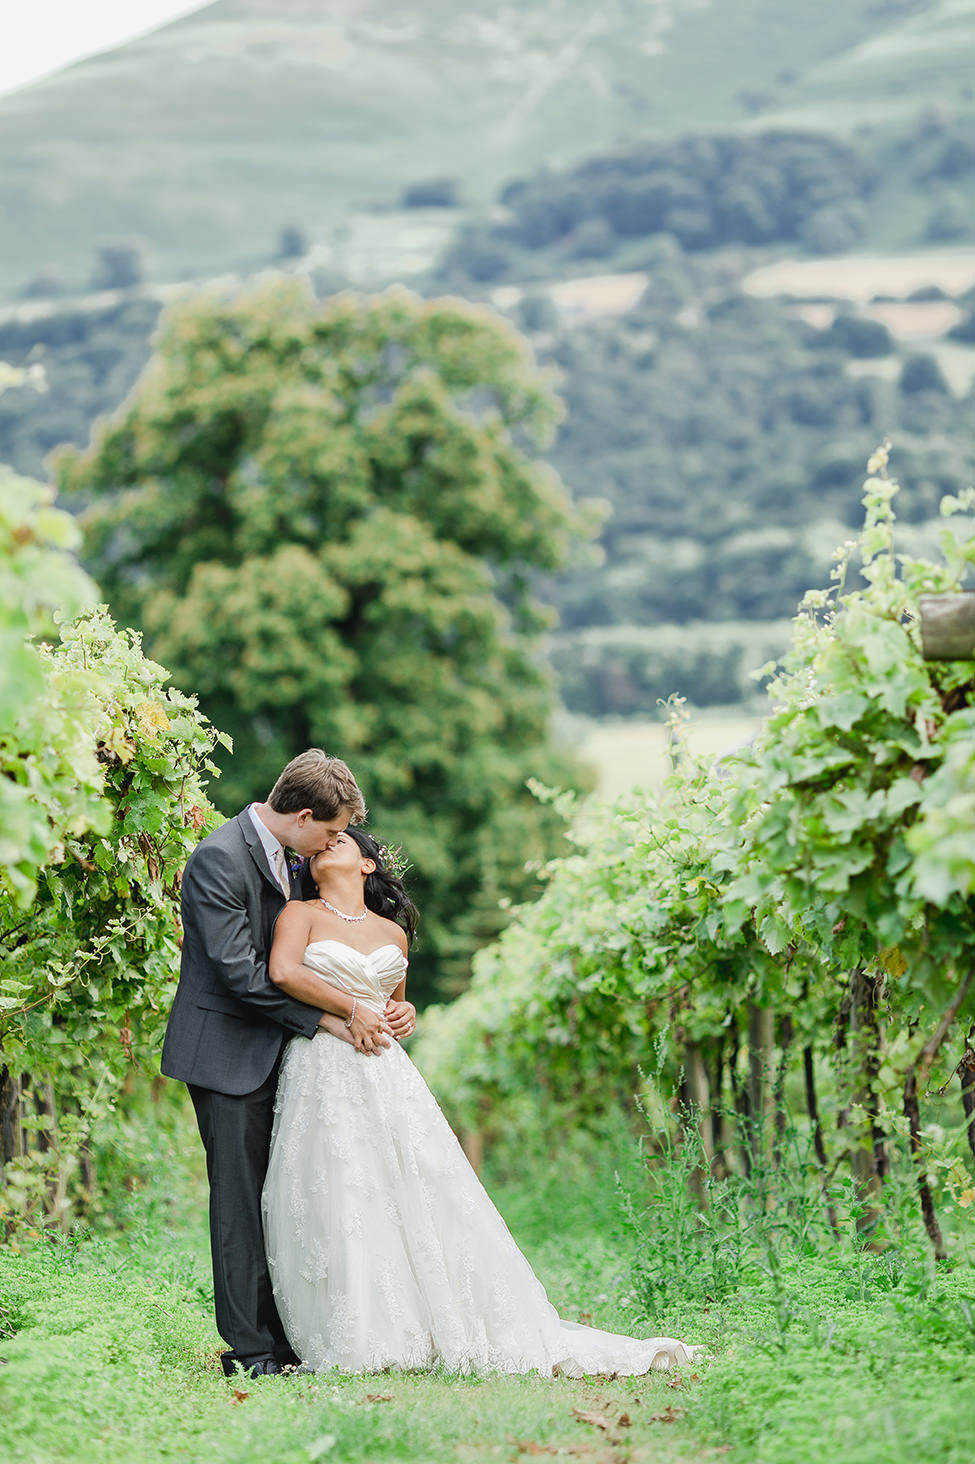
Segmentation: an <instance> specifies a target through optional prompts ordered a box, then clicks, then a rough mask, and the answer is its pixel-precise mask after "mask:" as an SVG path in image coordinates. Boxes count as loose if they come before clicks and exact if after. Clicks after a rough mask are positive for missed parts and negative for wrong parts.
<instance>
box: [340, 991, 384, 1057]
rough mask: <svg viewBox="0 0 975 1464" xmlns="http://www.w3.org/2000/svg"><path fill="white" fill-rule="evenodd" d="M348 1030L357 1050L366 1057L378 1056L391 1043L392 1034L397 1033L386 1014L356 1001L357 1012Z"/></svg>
mask: <svg viewBox="0 0 975 1464" xmlns="http://www.w3.org/2000/svg"><path fill="white" fill-rule="evenodd" d="M343 1025H345V1024H343ZM348 1032H349V1036H350V1037H351V1038H352V1041H353V1043H354V1045H355V1049H356V1052H361V1053H363V1054H364V1056H366V1057H378V1056H379V1054H380V1053H381V1052H382V1050H383V1048H384V1047H388V1046H389V1045H390V1044H389V1038H390V1036H395V1035H396V1034H395V1032H393V1029H392V1027H391V1026H390V1024H389V1022H388V1020H387V1018H386V1017H385V1016H380V1015H379V1014H378V1013H377V1012H374V1011H373V1010H372V1009H371V1008H370V1007H367V1006H365V1005H364V1004H363V1003H362V1002H357V1003H356V1008H355V1014H354V1016H353V1018H352V1021H351V1022H350V1023H348Z"/></svg>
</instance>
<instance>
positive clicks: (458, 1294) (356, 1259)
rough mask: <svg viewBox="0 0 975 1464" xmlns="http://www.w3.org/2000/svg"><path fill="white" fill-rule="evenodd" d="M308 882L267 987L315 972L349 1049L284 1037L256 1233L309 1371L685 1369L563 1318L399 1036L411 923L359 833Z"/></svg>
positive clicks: (406, 1024) (669, 1354) (276, 948)
mask: <svg viewBox="0 0 975 1464" xmlns="http://www.w3.org/2000/svg"><path fill="white" fill-rule="evenodd" d="M308 871H309V874H310V876H311V879H312V880H313V881H314V884H315V887H316V888H317V892H318V893H317V896H316V897H315V898H313V899H310V900H306V901H292V902H291V903H290V904H289V905H287V906H286V907H285V909H284V910H283V911H282V913H281V915H280V917H279V918H278V923H277V926H276V929H275V934H274V944H273V947H272V950H271V958H270V973H271V979H272V981H274V983H275V984H276V985H277V986H280V987H281V988H282V989H283V990H285V991H287V990H288V987H289V980H290V979H291V977H292V976H293V973H294V972H295V971H296V970H297V969H298V968H299V967H301V966H304V967H305V968H310V969H311V970H313V971H315V972H316V973H317V974H318V975H319V976H320V977H321V978H322V981H323V982H325V983H327V985H328V986H329V987H330V988H332V994H333V995H334V997H335V998H336V1000H335V1003H334V1005H336V1006H342V1005H344V1006H345V1007H346V1014H345V1019H346V1026H347V1027H348V1029H349V1034H350V1039H351V1040H350V1041H349V1042H343V1041H340V1040H337V1039H336V1038H335V1037H333V1036H331V1035H330V1034H329V1033H327V1032H321V1033H320V1034H319V1035H318V1036H316V1037H315V1038H314V1039H313V1040H308V1039H300V1040H299V1039H295V1040H292V1042H291V1043H290V1044H289V1046H288V1048H287V1051H286V1053H285V1056H284V1061H283V1063H282V1065H281V1074H280V1079H279V1083H278V1094H277V1103H276V1107H275V1118H274V1131H273V1136H272V1139H271V1155H270V1160H269V1163H268V1171H267V1180H266V1182H265V1185H264V1198H263V1213H264V1236H265V1245H266V1248H267V1256H268V1264H269V1269H270V1273H271V1279H272V1282H273V1285H274V1299H275V1302H276V1303H277V1308H278V1311H279V1313H280V1315H281V1319H282V1321H283V1323H284V1328H285V1331H286V1333H287V1335H288V1340H289V1341H290V1343H291V1345H292V1347H293V1348H294V1350H295V1352H296V1353H297V1354H298V1356H299V1357H300V1358H301V1359H302V1361H303V1363H304V1365H305V1367H306V1368H309V1369H313V1370H316V1371H317V1370H319V1369H323V1368H330V1367H338V1368H341V1369H342V1370H343V1371H346V1372H376V1371H379V1370H381V1369H383V1368H388V1367H393V1368H431V1367H434V1366H442V1367H444V1368H447V1369H448V1370H450V1371H452V1372H463V1373H481V1372H492V1371H494V1372H504V1373H525V1372H531V1371H533V1370H536V1371H537V1372H539V1373H540V1374H543V1375H546V1376H551V1375H552V1374H554V1373H564V1374H567V1375H570V1376H573V1377H579V1376H582V1375H583V1374H606V1373H617V1374H623V1375H634V1374H640V1373H645V1372H648V1371H650V1370H651V1369H661V1368H668V1367H670V1366H672V1365H674V1364H676V1363H680V1362H685V1361H687V1360H689V1359H690V1358H691V1357H692V1356H693V1354H694V1353H695V1352H696V1351H697V1350H698V1349H695V1348H692V1347H688V1346H686V1345H685V1344H684V1343H682V1342H679V1341H677V1340H675V1339H674V1338H671V1337H650V1338H647V1339H637V1338H633V1337H620V1336H616V1335H614V1334H613V1333H610V1332H601V1331H598V1330H596V1329H595V1328H593V1327H583V1326H579V1325H577V1324H575V1323H573V1322H564V1321H562V1320H561V1319H560V1318H559V1316H558V1313H557V1312H556V1311H555V1308H554V1307H553V1306H552V1305H551V1304H550V1302H549V1301H548V1298H547V1297H546V1295H545V1291H544V1290H543V1288H542V1285H541V1283H540V1282H539V1281H538V1279H537V1278H536V1277H535V1275H534V1273H533V1271H532V1269H531V1267H530V1266H529V1264H528V1262H527V1261H526V1260H525V1258H524V1256H523V1255H522V1254H521V1252H520V1251H519V1249H518V1247H517V1246H516V1244H515V1242H514V1240H513V1239H512V1237H511V1235H510V1233H509V1231H508V1229H507V1227H506V1225H505V1223H504V1221H503V1220H502V1218H501V1216H500V1215H499V1214H498V1212H497V1210H496V1209H495V1208H494V1206H493V1204H492V1203H491V1201H490V1199H489V1198H488V1196H487V1194H486V1192H485V1191H484V1189H483V1188H482V1186H481V1184H480V1181H479V1180H478V1178H477V1176H476V1175H475V1173H474V1171H473V1169H472V1168H471V1167H470V1165H469V1164H468V1162H467V1159H466V1157H465V1156H464V1153H463V1150H462V1149H461V1147H460V1145H459V1143H458V1142H457V1140H456V1139H455V1137H454V1135H453V1133H452V1132H451V1130H450V1128H449V1126H448V1124H447V1121H446V1119H445V1118H444V1116H443V1114H442V1113H441V1111H440V1109H439V1108H438V1106H437V1104H436V1101H435V1100H434V1097H433V1095H432V1093H431V1092H430V1090H429V1089H428V1087H427V1085H426V1083H425V1082H424V1081H423V1078H422V1077H421V1076H420V1074H419V1072H418V1071H417V1069H416V1068H415V1067H414V1065H413V1063H412V1062H411V1061H410V1059H409V1057H408V1056H407V1055H406V1053H405V1052H404V1050H403V1048H402V1047H401V1046H400V1045H399V1042H398V1040H396V1039H397V1038H398V1037H400V1036H405V1035H408V1033H409V1032H411V1031H412V1029H413V1025H414V1021H415V1013H414V1009H413V1007H412V1006H411V1005H410V1003H409V1002H407V1001H406V1000H405V993H406V969H407V951H408V940H409V939H411V938H412V936H413V933H414V930H415V926H416V918H417V917H416V910H415V908H414V906H413V905H412V903H411V901H410V899H409V897H408V895H407V894H406V891H405V890H404V888H403V885H402V883H401V881H400V880H399V879H397V878H396V877H395V876H394V875H393V874H392V873H391V872H390V871H389V870H387V869H385V868H384V867H383V860H382V853H381V851H380V848H379V845H378V844H377V843H376V841H375V840H374V839H372V838H371V837H370V836H369V835H368V834H366V833H363V832H362V831H361V830H359V829H347V830H346V831H345V833H343V834H340V835H339V836H338V839H337V841H336V843H335V845H334V846H333V847H332V848H330V849H326V850H325V851H324V852H323V853H321V854H317V855H315V856H314V858H313V859H312V860H311V861H310V863H309V866H308ZM305 974H306V976H307V971H306V973H305ZM391 1038H392V1039H393V1040H392V1041H391V1040H390V1039H391ZM360 1054H364V1055H371V1056H374V1057H376V1058H377V1059H378V1060H376V1061H363V1058H362V1056H361V1055H360Z"/></svg>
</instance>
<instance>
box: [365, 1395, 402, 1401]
mask: <svg viewBox="0 0 975 1464" xmlns="http://www.w3.org/2000/svg"><path fill="white" fill-rule="evenodd" d="M395 1397H396V1394H395V1393H367V1394H366V1402H367V1403H392V1401H393V1399H394V1398H395Z"/></svg>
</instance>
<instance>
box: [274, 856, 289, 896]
mask: <svg viewBox="0 0 975 1464" xmlns="http://www.w3.org/2000/svg"><path fill="white" fill-rule="evenodd" d="M274 873H275V874H276V875H277V877H278V884H279V885H280V886H281V888H282V890H283V891H284V898H285V899H286V900H290V898H291V881H290V879H289V878H288V868H287V865H286V864H285V861H284V850H283V849H281V848H277V849H275V851H274Z"/></svg>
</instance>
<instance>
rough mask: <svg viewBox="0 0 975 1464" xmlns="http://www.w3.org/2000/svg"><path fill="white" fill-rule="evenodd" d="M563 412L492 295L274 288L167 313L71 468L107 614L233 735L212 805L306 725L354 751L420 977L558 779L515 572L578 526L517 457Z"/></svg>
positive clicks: (537, 566) (531, 837) (67, 457)
mask: <svg viewBox="0 0 975 1464" xmlns="http://www.w3.org/2000/svg"><path fill="white" fill-rule="evenodd" d="M558 410H559V409H558V403H557V401H556V399H555V398H554V397H553V395H552V393H551V390H550V388H549V385H548V383H547V381H546V380H545V378H544V377H543V376H542V375H541V374H540V373H539V372H538V370H537V369H536V368H535V366H534V363H533V361H532V358H531V355H530V352H529V349H528V347H527V345H526V344H525V342H524V341H523V340H522V339H521V338H520V337H518V336H517V335H516V334H515V332H514V331H513V330H511V329H510V328H509V327H507V326H506V325H504V324H503V323H502V322H500V321H499V320H498V319H497V318H496V317H495V316H493V315H492V314H490V313H489V312H487V311H484V310H480V309H477V308H474V307H470V306H466V305H463V304H462V303H461V302H459V301H445V300H439V301H427V302H424V301H421V300H419V299H418V298H417V297H415V296H413V295H411V294H409V293H407V292H405V291H402V290H397V291H389V292H387V293H386V294H384V295H382V296H379V297H374V298H362V297H357V296H353V295H343V296H339V297H337V298H334V299H332V300H329V301H326V302H324V303H317V302H315V301H314V300H312V299H311V297H310V296H309V295H308V294H307V292H306V291H305V290H304V289H303V288H302V287H301V286H299V285H297V284H296V283H295V282H293V281H272V282H270V283H263V284H261V285H259V286H258V287H257V288H255V289H254V290H252V291H251V292H250V293H248V294H246V295H244V296H242V297H239V298H236V299H229V298H226V297H222V296H219V295H215V294H207V295H203V296H201V297H199V298H197V299H196V300H194V301H191V302H189V303H187V304H184V305H182V306H180V307H179V308H177V309H175V310H173V311H172V312H171V313H170V314H169V315H167V316H166V317H165V318H164V322H163V324H162V327H161V330H160V333H159V336H158V340H157V348H156V353H155V356H154V357H153V359H152V361H151V362H150V364H149V366H148V367H147V369H146V371H145V373H144V375H143V376H142V378H141V379H140V381H139V383H138V384H137V386H136V388H135V390H134V392H133V393H132V395H131V397H130V398H129V400H128V402H127V403H126V404H125V406H124V407H123V408H122V409H121V411H120V413H119V414H118V415H117V416H116V417H115V418H114V419H113V420H111V421H109V422H107V423H103V424H102V425H101V426H100V428H99V429H98V431H97V432H96V435H95V439H94V443H93V446H92V448H91V449H90V451H88V452H87V453H83V454H82V453H78V452H76V451H73V450H67V451H65V452H63V453H62V454H61V456H60V458H59V460H58V468H59V474H60V481H61V486H62V488H63V489H64V490H66V491H68V492H69V493H70V494H71V495H72V496H74V497H75V498H79V497H81V498H83V499H85V500H87V503H88V508H87V512H86V514H85V525H86V534H87V540H86V542H87V554H88V559H89V563H90V565H91V567H92V569H93V571H94V572H95V574H96V575H97V577H98V579H99V581H100V583H101V585H102V587H103V589H104V592H105V593H106V595H107V597H108V599H109V601H110V603H111V605H112V608H113V610H114V612H115V613H116V614H117V615H118V616H119V618H120V619H121V620H123V621H124V622H125V623H127V624H133V625H137V626H139V627H140V628H141V629H142V630H143V631H144V633H145V638H146V645H147V648H148V650H149V652H150V654H152V655H153V656H156V657H158V659H160V660H162V661H164V662H165V664H166V665H168V666H170V667H171V668H172V671H173V674H174V676H175V677H176V679H177V680H178V682H180V683H181V684H183V685H191V686H193V687H195V688H197V690H198V691H199V694H200V699H201V704H202V707H203V709H204V710H205V712H206V713H207V715H208V716H209V717H210V718H212V720H213V721H214V723H215V724H216V725H217V726H219V727H221V728H223V729H225V730H226V731H227V732H229V733H230V734H231V735H232V737H233V740H234V745H235V753H236V755H235V757H234V759H233V761H232V762H231V763H229V765H227V767H226V768H225V772H224V777H223V779H222V780H221V784H220V787H219V789H218V795H219V798H220V801H221V804H222V806H223V807H224V808H225V809H229V808H233V807H237V806H239V805H240V804H241V803H242V802H243V801H245V800H246V799H248V798H251V797H255V796H257V797H261V796H264V795H265V794H266V792H267V790H268V788H269V787H270V785H271V783H272V782H273V780H274V777H275V776H276V774H277V772H278V771H279V769H280V767H281V766H282V765H283V764H284V763H285V762H286V761H287V760H288V758H289V757H291V756H292V755H293V754H294V753H295V752H297V751H299V750H300V749H301V748H302V747H304V746H306V745H322V746H325V747H327V748H328V749H329V750H331V751H334V752H337V753H340V754H341V755H342V756H344V757H345V758H346V759H347V760H348V761H349V762H350V764H351V765H352V767H353V768H354V770H355V772H356V773H357V775H358V776H359V778H360V781H361V784H362V787H363V789H364V792H365V795H366V799H367V802H368V803H369V805H370V809H371V821H372V824H373V827H374V828H376V829H377V830H378V831H379V832H380V833H381V834H382V836H383V837H384V838H386V839H387V840H389V841H392V842H393V843H402V844H403V845H404V847H405V850H406V852H407V854H408V857H409V859H410V860H411V862H412V864H413V866H414V868H413V871H412V882H413V885H414V888H415V892H416V895H417V897H418V901H419V903H420V904H421V905H422V906H423V908H424V911H425V920H424V925H423V942H422V948H421V951H420V962H419V964H420V967H421V968H422V966H423V965H424V964H426V965H427V973H426V974H427V976H428V978H429V977H430V975H431V968H430V963H431V962H432V961H433V960H436V961H437V962H438V966H437V973H438V977H439V979H441V980H442V979H444V978H445V977H446V976H447V975H448V973H452V974H453V975H454V976H459V975H460V974H461V972H462V971H463V969H464V967H465V966H466V958H467V956H468V954H469V952H470V950H471V949H472V948H473V947H474V946H475V945H476V944H478V943H480V941H481V940H482V939H484V938H485V937H487V936H488V935H490V934H493V933H494V931H495V930H496V929H497V926H498V923H499V920H500V916H499V914H498V909H497V905H498V899H499V897H501V896H502V895H505V894H508V895H511V894H517V893H518V892H519V891H522V892H523V891H525V889H526V887H527V886H526V874H525V866H526V864H530V863H532V862H533V861H538V860H539V859H543V858H544V857H545V856H546V854H547V853H549V852H551V849H552V847H553V838H554V836H555V831H556V829H557V826H558V820H557V819H556V818H554V817H553V815H552V814H551V813H550V812H549V811H547V810H545V809H543V808H540V807H539V806H538V805H537V804H536V803H535V801H534V800H533V799H532V798H531V797H530V795H529V794H528V793H527V790H526V787H525V784H526V780H527V779H528V778H529V777H538V778H541V779H542V780H553V779H557V780H559V781H566V780H567V779H568V780H569V781H572V776H573V775H572V772H571V770H570V769H569V768H568V767H567V766H566V765H565V764H564V761H562V760H560V758H559V757H558V756H557V755H556V754H555V752H554V751H553V749H552V748H551V746H550V745H549V743H548V729H547V722H548V715H549V710H550V705H551V689H550V683H549V678H548V675H547V673H546V671H545V669H544V667H543V665H542V664H541V662H540V658H539V657H538V654H537V647H536V640H537V636H538V634H539V632H540V631H541V630H542V629H543V628H544V626H545V625H546V624H547V616H546V614H545V612H544V610H543V609H542V607H540V606H539V604H537V603H536V601H535V600H534V598H533V596H532V593H531V588H530V584H531V577H532V576H533V575H534V574H536V573H537V572H538V571H539V570H554V569H556V568H557V567H558V566H559V565H560V564H561V563H563V561H564V559H565V557H566V554H567V552H568V549H569V546H570V544H571V543H572V541H573V539H574V538H575V537H576V536H578V535H579V534H580V531H582V530H583V528H584V526H585V522H586V520H585V515H584V514H582V513H580V511H578V510H576V509H574V508H573V507H572V505H571V504H570V501H569V499H568V497H567V494H566V492H565V490H564V489H563V487H562V485H561V483H560V481H559V479H558V477H557V476H556V474H555V473H554V472H553V470H552V469H550V468H549V467H548V466H546V465H545V464H544V463H542V462H541V461H539V460H537V459H536V458H535V457H534V456H533V455H532V448H533V447H534V446H536V445H540V444H541V443H543V442H545V441H546V439H547V438H548V436H549V435H550V434H551V431H552V429H553V428H554V426H555V424H556V422H557V420H558ZM420 974H422V972H421V973H420ZM421 985H422V983H421Z"/></svg>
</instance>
